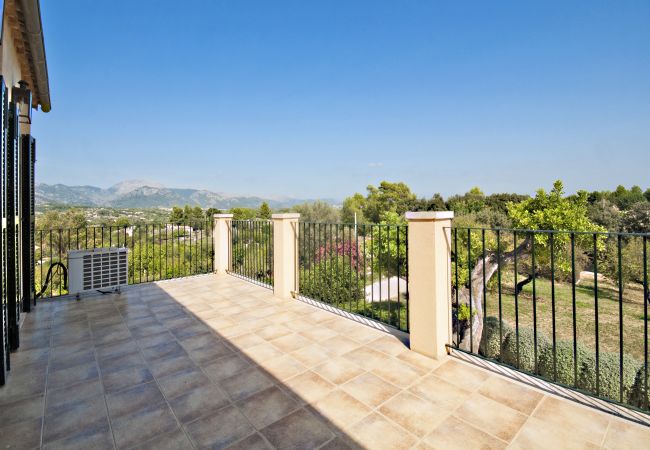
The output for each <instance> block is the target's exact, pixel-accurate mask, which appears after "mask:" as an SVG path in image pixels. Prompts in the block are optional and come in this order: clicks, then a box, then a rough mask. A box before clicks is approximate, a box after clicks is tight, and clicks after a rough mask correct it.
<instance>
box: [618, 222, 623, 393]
mask: <svg viewBox="0 0 650 450" xmlns="http://www.w3.org/2000/svg"><path fill="white" fill-rule="evenodd" d="M621 240H622V236H621V235H620V234H619V235H618V240H617V244H618V336H619V351H620V353H619V359H618V362H619V401H620V402H621V403H623V352H624V349H623V261H622V259H623V258H622V254H621V252H622V250H621V247H622V245H621Z"/></svg>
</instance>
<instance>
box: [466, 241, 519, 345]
mask: <svg viewBox="0 0 650 450" xmlns="http://www.w3.org/2000/svg"><path fill="white" fill-rule="evenodd" d="M530 242H531V241H530V237H526V239H524V241H523V242H522V243H521V244H519V246H518V247H517V248H516V249H515V250H513V251H511V252H507V253H503V254H502V255H501V261H499V260H498V258H497V254H496V253H494V252H492V253H489V254H487V255H485V287H487V284H488V282H489V281H490V279H491V278H492V276H494V274H495V273H496V271H497V269H498V268H499V265H501V266H504V265H506V264H509V263H511V262H512V261H514V259H515V254H516V255H517V257H521V256H527V255H529V254H530V248H531V245H530ZM483 262H484V261H483V257H482V256H481V257H480V258H479V260H478V261H477V263H476V265H475V266H474V269H473V270H472V273H471V276H470V287H471V292H472V299H471V303H472V316H471V317H470V323H471V324H470V328H469V330H467V332H466V333H465V335H464V336H463V338H462V340H461V341H460V344H459V346H460V348H462V349H463V350H467V351H472V352H475V353H478V349H479V346H480V343H481V336H482V335H483V318H484V317H483V316H484V311H483V298H484V296H485V291H484V289H483ZM469 292H470V291H469V288H466V287H464V288H463V289H462V290H461V291H460V292H459V302H461V299H462V303H465V304H469V303H470V298H469Z"/></svg>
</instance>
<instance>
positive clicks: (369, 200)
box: [364, 181, 417, 223]
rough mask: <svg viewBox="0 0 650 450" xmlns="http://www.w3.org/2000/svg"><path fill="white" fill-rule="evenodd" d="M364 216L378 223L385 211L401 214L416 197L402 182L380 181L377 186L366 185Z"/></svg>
mask: <svg viewBox="0 0 650 450" xmlns="http://www.w3.org/2000/svg"><path fill="white" fill-rule="evenodd" d="M367 189H368V195H367V197H366V208H365V211H364V216H365V218H366V219H367V220H369V221H370V222H372V223H379V222H380V221H381V215H382V213H385V212H394V213H396V214H399V215H403V214H404V213H405V212H406V211H408V210H409V208H410V206H411V205H412V204H413V202H414V201H415V200H416V199H417V197H416V196H415V194H414V193H413V192H411V189H410V188H409V187H408V186H407V185H406V184H405V183H402V182H399V183H391V182H388V181H382V182H381V183H380V184H379V186H378V187H375V186H372V185H371V186H368V188H367Z"/></svg>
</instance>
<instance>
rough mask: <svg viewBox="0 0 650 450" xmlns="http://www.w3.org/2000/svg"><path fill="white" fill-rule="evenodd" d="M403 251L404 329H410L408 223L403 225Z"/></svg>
mask: <svg viewBox="0 0 650 450" xmlns="http://www.w3.org/2000/svg"><path fill="white" fill-rule="evenodd" d="M404 232H405V236H404V251H405V252H406V255H404V256H405V258H404V264H405V267H404V270H405V271H406V331H408V330H409V329H410V327H409V320H410V318H409V266H408V264H409V263H408V261H409V258H408V254H409V233H408V225H405V226H404Z"/></svg>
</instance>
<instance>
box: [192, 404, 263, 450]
mask: <svg viewBox="0 0 650 450" xmlns="http://www.w3.org/2000/svg"><path fill="white" fill-rule="evenodd" d="M185 428H186V429H187V432H188V433H189V435H190V437H191V439H192V441H194V444H195V445H196V446H197V447H198V448H225V447H227V446H228V445H229V444H232V443H234V442H236V441H238V440H240V439H242V438H244V437H246V436H248V435H250V434H252V433H253V432H254V431H255V430H254V428H253V427H252V426H251V425H250V424H249V423H248V421H247V420H246V417H244V416H243V414H242V413H241V412H239V410H238V409H237V408H236V407H234V406H226V407H225V408H223V409H221V410H219V411H217V412H215V413H213V414H210V415H208V416H205V417H202V418H201V419H198V420H195V421H194V422H191V423H189V424H187V425H185Z"/></svg>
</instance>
